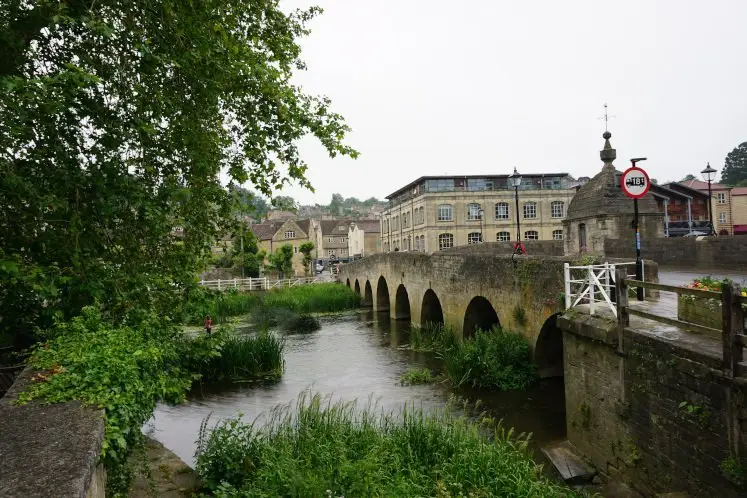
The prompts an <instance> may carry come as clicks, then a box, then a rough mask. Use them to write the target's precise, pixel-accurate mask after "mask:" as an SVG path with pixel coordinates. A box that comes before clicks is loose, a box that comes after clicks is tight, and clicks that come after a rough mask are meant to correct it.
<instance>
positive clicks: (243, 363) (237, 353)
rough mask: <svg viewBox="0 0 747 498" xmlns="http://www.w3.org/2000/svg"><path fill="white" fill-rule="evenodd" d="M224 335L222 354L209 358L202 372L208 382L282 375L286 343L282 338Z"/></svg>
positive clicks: (220, 342) (261, 334) (220, 352)
mask: <svg viewBox="0 0 747 498" xmlns="http://www.w3.org/2000/svg"><path fill="white" fill-rule="evenodd" d="M222 334H223V335H222V336H221V337H219V339H218V345H219V346H218V354H217V355H214V356H211V357H210V358H208V359H207V361H206V362H205V363H204V365H203V366H202V367H201V369H200V370H199V372H200V373H201V374H202V378H203V379H204V380H206V381H220V380H247V379H257V378H267V379H269V378H277V377H280V375H282V373H283V349H284V348H285V343H284V342H283V340H282V339H281V338H279V337H278V336H276V335H274V334H272V333H268V332H260V333H258V334H256V335H252V336H247V335H236V334H231V333H225V332H222ZM203 337H204V336H203ZM203 340H208V341H209V340H211V339H210V338H208V339H203Z"/></svg>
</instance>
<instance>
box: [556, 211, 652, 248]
mask: <svg viewBox="0 0 747 498" xmlns="http://www.w3.org/2000/svg"><path fill="white" fill-rule="evenodd" d="M638 219H639V222H640V224H641V240H642V242H641V246H642V247H643V245H644V244H645V243H647V241H650V240H652V239H653V240H659V239H660V238H661V237H664V228H663V225H662V216H661V215H658V214H641V215H640V216H639V218H638ZM633 220H634V216H633V215H632V214H620V215H616V216H590V217H587V218H579V219H574V220H567V221H565V222H564V225H563V226H564V234H565V235H564V237H565V241H564V242H565V250H566V254H577V253H579V252H580V251H581V242H582V241H581V240H580V237H581V235H580V233H581V225H584V230H585V232H586V246H585V247H586V249H585V252H589V253H594V254H606V255H608V256H616V257H631V254H632V256H633V257H635V232H634V231H633ZM610 237H613V238H614V239H615V240H618V241H619V245H620V249H621V251H620V252H619V253H614V254H610V253H607V252H606V244H607V241H608V240H610ZM645 257H646V258H650V256H649V255H646V256H645Z"/></svg>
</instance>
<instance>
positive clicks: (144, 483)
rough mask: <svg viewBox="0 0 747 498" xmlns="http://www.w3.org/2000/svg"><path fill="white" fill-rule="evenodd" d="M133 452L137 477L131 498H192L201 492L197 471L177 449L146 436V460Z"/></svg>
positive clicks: (134, 480)
mask: <svg viewBox="0 0 747 498" xmlns="http://www.w3.org/2000/svg"><path fill="white" fill-rule="evenodd" d="M138 456H140V455H133V457H131V458H132V466H133V468H134V469H135V477H134V479H133V481H132V486H131V487H130V492H129V493H128V495H127V496H128V498H153V497H158V498H189V497H191V496H194V494H195V493H197V492H198V491H199V488H200V481H199V479H198V478H197V473H196V472H195V471H194V470H193V469H192V468H190V467H189V466H188V465H187V464H185V463H184V462H183V461H182V459H181V458H179V457H178V456H177V455H176V454H175V453H174V452H172V451H171V450H169V449H167V448H166V447H165V446H164V445H163V444H161V443H160V442H158V441H156V440H155V439H153V438H150V437H147V436H146V438H145V461H138Z"/></svg>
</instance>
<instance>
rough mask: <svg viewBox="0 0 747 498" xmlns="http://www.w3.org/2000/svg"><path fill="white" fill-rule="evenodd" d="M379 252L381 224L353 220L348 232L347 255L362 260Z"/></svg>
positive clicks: (377, 221) (372, 221)
mask: <svg viewBox="0 0 747 498" xmlns="http://www.w3.org/2000/svg"><path fill="white" fill-rule="evenodd" d="M378 252H381V223H380V222H379V220H355V221H351V222H350V230H349V231H348V254H349V255H351V256H352V257H353V258H363V257H366V256H371V255H372V254H376V253H378Z"/></svg>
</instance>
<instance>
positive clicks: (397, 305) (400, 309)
mask: <svg viewBox="0 0 747 498" xmlns="http://www.w3.org/2000/svg"><path fill="white" fill-rule="evenodd" d="M394 319H395V320H409V319H410V296H408V295H407V289H405V286H404V285H403V284H399V286H398V287H397V294H396V295H395V296H394Z"/></svg>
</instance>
